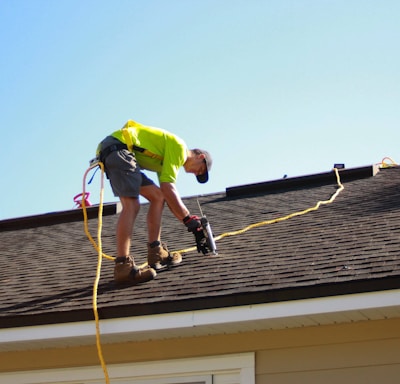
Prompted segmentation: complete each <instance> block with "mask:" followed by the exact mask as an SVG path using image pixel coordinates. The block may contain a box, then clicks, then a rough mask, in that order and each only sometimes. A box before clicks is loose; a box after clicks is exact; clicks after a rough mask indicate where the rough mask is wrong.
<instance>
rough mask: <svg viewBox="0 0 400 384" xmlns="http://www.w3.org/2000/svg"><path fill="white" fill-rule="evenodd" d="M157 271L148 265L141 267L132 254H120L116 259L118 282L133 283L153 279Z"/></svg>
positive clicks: (115, 267) (115, 276)
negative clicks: (137, 264) (136, 263)
mask: <svg viewBox="0 0 400 384" xmlns="http://www.w3.org/2000/svg"><path fill="white" fill-rule="evenodd" d="M156 276H157V272H156V271H155V270H154V269H153V268H150V267H149V266H146V267H144V268H139V267H137V266H136V265H135V263H134V261H133V259H132V257H131V256H126V257H125V256H120V257H117V258H116V259H115V266H114V280H115V281H116V282H117V283H132V284H133V285H136V284H140V283H145V282H147V281H150V280H153V279H154V278H155V277H156Z"/></svg>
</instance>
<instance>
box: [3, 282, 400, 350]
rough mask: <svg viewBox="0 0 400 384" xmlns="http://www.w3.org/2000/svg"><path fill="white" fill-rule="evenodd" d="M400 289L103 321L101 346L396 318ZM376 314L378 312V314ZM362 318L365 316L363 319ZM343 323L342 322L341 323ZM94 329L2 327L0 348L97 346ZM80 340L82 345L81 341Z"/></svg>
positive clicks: (85, 325)
mask: <svg viewBox="0 0 400 384" xmlns="http://www.w3.org/2000/svg"><path fill="white" fill-rule="evenodd" d="M398 295H399V290H398V289H395V290H390V291H383V292H369V293H358V294H350V295H345V296H343V295H339V296H331V297H323V298H309V299H303V300H291V301H286V302H275V303H264V304H258V305H241V306H237V307H228V308H214V309H203V310H191V311H184V312H179V313H176V312H175V313H164V314H161V315H160V314H157V315H144V316H133V317H125V318H113V319H102V320H101V321H100V330H101V331H100V333H101V337H102V340H103V342H105V343H110V342H115V341H117V340H121V338H122V339H123V340H124V341H127V340H128V339H129V338H132V339H134V340H137V339H139V336H140V339H159V338H161V339H162V338H165V335H166V334H168V335H170V336H171V337H173V334H174V333H175V334H179V335H181V336H182V335H183V333H184V334H185V336H193V335H199V334H210V332H214V333H221V332H223V333H226V332H227V331H228V330H230V331H231V332H237V331H239V332H240V331H242V330H243V331H244V330H248V327H249V325H251V326H252V327H254V328H255V329H257V328H259V329H271V328H288V327H289V328H295V327H297V326H298V324H299V323H300V324H301V321H300V322H299V323H297V322H296V321H295V322H293V321H290V319H304V320H306V319H307V321H308V322H309V321H310V318H312V319H313V322H314V323H315V324H314V325H317V324H319V323H320V319H321V317H322V318H323V319H324V323H325V324H334V323H337V322H338V317H339V319H341V322H343V321H344V322H351V321H356V320H359V319H360V314H364V316H365V317H364V318H363V319H364V320H368V319H369V317H370V316H369V314H371V315H372V314H373V316H371V318H373V319H377V316H376V313H377V312H379V311H382V316H381V317H379V318H382V319H384V318H388V317H390V316H388V315H387V314H385V312H386V311H387V312H388V313H392V316H393V317H395V316H396V311H392V309H393V308H397V307H398ZM377 310H378V311H377ZM361 317H362V316H361ZM343 319H344V320H343ZM94 335H95V328H94V327H93V320H92V321H81V322H76V323H58V324H46V325H37V326H34V325H29V326H26V327H22V328H21V327H18V328H8V329H0V350H2V351H4V350H13V349H15V348H16V349H18V346H20V345H21V343H29V345H30V347H33V344H35V343H39V344H40V346H41V347H43V346H44V345H46V344H48V343H49V345H50V344H53V345H54V343H57V344H59V345H60V346H62V345H65V343H66V342H67V343H71V340H73V341H74V343H78V344H80V345H82V344H85V343H93V336H94ZM79 340H80V341H79Z"/></svg>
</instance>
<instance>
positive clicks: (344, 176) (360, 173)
mask: <svg viewBox="0 0 400 384" xmlns="http://www.w3.org/2000/svg"><path fill="white" fill-rule="evenodd" d="M338 171H339V176H340V179H341V181H351V180H358V179H363V178H367V177H371V176H375V175H376V174H377V173H378V172H379V166H378V165H368V166H364V167H358V168H348V169H345V168H343V169H338ZM335 180H336V175H335V173H334V170H333V169H332V170H331V171H329V172H324V173H316V174H313V175H306V176H298V177H291V178H287V179H286V178H285V179H278V180H272V181H267V182H262V183H256V184H246V185H239V186H235V187H228V188H226V196H227V197H236V196H244V195H253V194H258V193H265V192H278V191H282V190H287V189H290V188H300V187H303V188H305V187H307V188H310V187H313V186H315V185H316V184H319V185H321V184H331V183H332V182H334V181H335Z"/></svg>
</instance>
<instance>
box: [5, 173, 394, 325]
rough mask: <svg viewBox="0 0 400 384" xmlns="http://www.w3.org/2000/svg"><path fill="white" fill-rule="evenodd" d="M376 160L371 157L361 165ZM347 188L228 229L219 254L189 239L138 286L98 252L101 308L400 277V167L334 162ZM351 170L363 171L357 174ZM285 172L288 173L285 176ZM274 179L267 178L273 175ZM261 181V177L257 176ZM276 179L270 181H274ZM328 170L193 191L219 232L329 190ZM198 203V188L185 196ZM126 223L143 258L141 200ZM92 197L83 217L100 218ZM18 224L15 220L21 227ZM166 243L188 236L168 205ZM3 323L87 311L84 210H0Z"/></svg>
mask: <svg viewBox="0 0 400 384" xmlns="http://www.w3.org/2000/svg"><path fill="white" fill-rule="evenodd" d="M367 168H368V169H369V171H370V172H371V169H372V167H365V168H362V169H361V168H360V170H362V171H363V172H364V171H365V169H367ZM340 174H341V175H342V176H343V178H342V182H343V184H344V187H345V189H344V190H343V191H342V192H341V193H340V194H339V196H338V197H337V198H336V200H335V201H334V202H333V203H332V204H329V205H323V206H321V207H320V208H319V210H317V211H313V212H310V213H308V214H306V215H302V216H297V217H294V218H291V219H289V220H285V221H282V222H279V223H274V224H271V225H265V226H261V227H258V228H254V229H251V230H249V231H247V232H245V233H243V234H240V235H236V236H228V237H225V238H223V239H221V240H219V241H218V242H217V247H218V255H217V256H204V255H202V254H198V253H197V252H196V251H193V252H189V253H187V254H186V255H184V256H183V260H184V261H183V263H182V264H181V265H180V266H179V267H177V268H174V269H172V270H170V271H165V272H162V273H159V274H158V276H157V277H156V279H155V280H153V281H151V282H149V283H146V284H143V285H140V286H134V287H132V286H116V285H115V284H114V283H113V280H112V273H113V263H112V262H111V261H110V260H108V259H103V266H102V274H101V280H100V284H99V294H98V308H99V314H100V316H101V317H102V318H110V317H121V316H134V315H140V314H153V313H164V312H174V311H184V310H192V309H202V308H216V307H225V306H234V305H241V304H249V303H264V302H272V301H281V300H289V299H296V298H308V297H321V296H329V295H337V294H345V293H355V292H364V291H365V292H369V291H375V290H382V289H391V288H399V286H400V279H399V277H400V268H399V267H400V260H399V250H400V168H398V167H393V168H387V169H381V170H380V172H378V173H377V175H376V176H374V177H372V173H371V174H370V175H366V174H364V173H362V172H360V173H359V174H357V172H355V171H354V170H351V171H350V170H349V171H348V173H347V179H346V170H344V171H341V172H340ZM357 175H358V176H357ZM287 180H289V181H287ZM272 184H273V185H272ZM255 186H256V188H255ZM271 187H273V188H271ZM336 189H337V184H336V177H335V175H334V173H333V172H330V173H327V174H321V175H314V177H312V178H310V177H306V178H297V180H293V179H292V180H291V179H286V180H285V181H284V182H282V183H279V182H272V183H262V184H258V185H252V186H247V187H246V186H243V187H240V188H236V189H234V188H232V189H229V188H228V189H227V193H215V194H210V195H205V196H199V197H198V200H199V202H200V204H201V207H202V209H203V211H204V213H205V214H206V215H207V218H208V219H209V221H210V223H211V225H212V229H213V232H214V234H215V235H220V234H223V233H225V232H231V231H237V230H240V229H242V228H244V227H246V226H248V225H250V224H254V223H257V222H261V221H265V220H271V219H276V218H279V217H283V216H286V215H288V214H290V213H293V212H296V211H301V210H304V209H306V208H309V207H312V206H314V205H315V204H316V203H317V202H318V201H320V200H327V199H329V198H330V196H331V195H332V194H333V193H334V192H335V191H336ZM183 200H184V202H185V204H186V205H187V206H188V208H189V209H190V210H191V212H193V213H198V205H197V198H196V197H188V198H184V199H183ZM147 209H148V205H147V204H143V205H142V206H141V213H140V214H139V217H138V220H137V222H136V226H135V231H134V234H133V247H132V249H133V255H134V256H135V260H136V262H137V263H138V264H140V263H143V262H145V261H146V239H147V235H146V229H145V222H146V212H147ZM96 211H97V208H95V207H94V208H90V217H91V218H90V219H89V227H90V230H91V233H92V234H95V233H96V230H97V225H98V222H97V219H96V214H95V213H96ZM114 212H115V206H114V205H112V204H111V205H110V206H107V209H106V215H105V216H104V217H103V231H102V242H103V251H104V252H105V253H108V254H113V252H114V247H115V234H114V231H115V225H116V222H117V219H118V215H117V214H114ZM18 224H20V229H18ZM163 241H165V242H167V244H168V246H169V248H170V250H178V249H186V248H189V247H192V246H193V245H194V239H193V236H192V235H191V234H190V233H187V231H186V229H185V227H184V226H183V225H182V224H181V223H179V222H178V221H177V220H176V219H175V218H174V217H173V216H172V214H171V213H170V212H169V211H168V209H166V210H165V212H164V216H163ZM0 244H1V245H2V246H1V250H0V253H1V258H0V282H1V284H0V310H1V311H0V326H2V327H14V326H22V325H27V324H29V325H33V324H47V323H53V322H66V321H79V320H89V319H92V318H93V315H92V293H93V282H94V279H95V274H96V265H97V252H96V251H95V250H94V249H93V247H92V245H91V244H90V242H89V241H88V239H87V238H86V235H85V233H84V230H83V220H82V216H81V213H80V212H79V211H77V210H74V211H73V212H63V213H59V214H52V215H50V216H49V215H44V216H39V217H35V218H22V219H15V220H11V221H10V220H6V221H3V222H0Z"/></svg>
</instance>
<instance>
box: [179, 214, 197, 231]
mask: <svg viewBox="0 0 400 384" xmlns="http://www.w3.org/2000/svg"><path fill="white" fill-rule="evenodd" d="M183 224H185V225H186V228H187V229H188V231H189V232H193V233H194V234H196V232H199V231H201V221H200V218H199V217H198V216H190V215H187V216H186V217H185V218H184V219H183Z"/></svg>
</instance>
